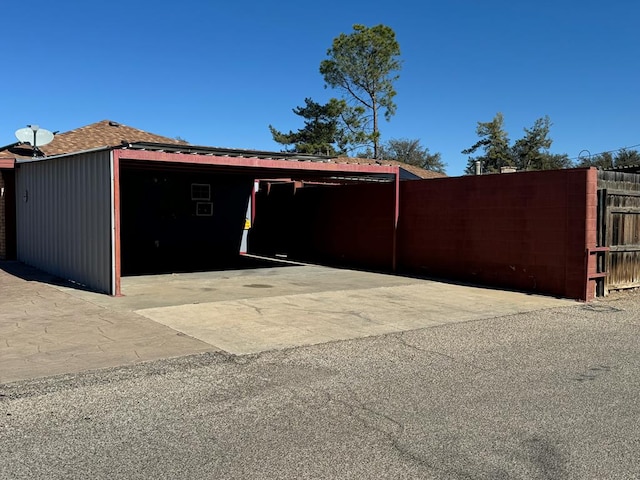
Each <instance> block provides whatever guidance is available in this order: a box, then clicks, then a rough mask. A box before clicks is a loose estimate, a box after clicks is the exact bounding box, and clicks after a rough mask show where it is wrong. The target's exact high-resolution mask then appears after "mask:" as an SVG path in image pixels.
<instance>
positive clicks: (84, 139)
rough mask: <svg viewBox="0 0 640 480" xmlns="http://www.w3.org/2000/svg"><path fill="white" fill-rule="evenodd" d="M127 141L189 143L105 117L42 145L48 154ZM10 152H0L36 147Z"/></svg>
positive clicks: (29, 151)
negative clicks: (105, 118)
mask: <svg viewBox="0 0 640 480" xmlns="http://www.w3.org/2000/svg"><path fill="white" fill-rule="evenodd" d="M123 142H125V143H134V142H154V143H165V144H176V145H188V144H187V142H185V141H184V140H176V139H175V138H170V137H163V136H162V135H156V134H154V133H149V132H145V131H144V130H139V129H137V128H133V127H128V126H126V125H123V124H121V123H118V122H114V121H112V120H102V121H101V122H96V123H92V124H90V125H86V126H84V127H80V128H76V129H75V130H69V131H68V132H64V133H60V134H58V135H56V136H54V137H53V141H52V142H51V143H49V144H48V145H44V146H43V147H40V151H41V152H42V153H44V154H45V156H48V157H50V156H52V155H62V154H64V153H72V152H81V151H83V150H91V149H94V148H100V147H116V146H120V145H121V144H122V143H123ZM8 147H9V148H8V149H7V150H8V152H0V156H6V153H11V154H13V155H14V156H16V157H31V156H32V154H33V150H32V148H31V146H30V145H11V146H8Z"/></svg>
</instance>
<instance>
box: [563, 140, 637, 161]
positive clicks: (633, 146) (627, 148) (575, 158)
mask: <svg viewBox="0 0 640 480" xmlns="http://www.w3.org/2000/svg"><path fill="white" fill-rule="evenodd" d="M635 147H640V143H637V144H636V145H630V146H628V147H620V148H616V149H615V150H607V151H606V152H598V153H593V154H592V153H589V158H591V157H597V156H598V155H603V154H605V153H614V152H619V151H621V150H630V149H632V148H635ZM582 151H584V150H582ZM588 151H589V150H587V152H588ZM581 158H584V156H580V155H578V156H577V157H572V158H570V159H569V160H580V159H581Z"/></svg>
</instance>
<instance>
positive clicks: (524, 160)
mask: <svg viewBox="0 0 640 480" xmlns="http://www.w3.org/2000/svg"><path fill="white" fill-rule="evenodd" d="M550 129H551V120H550V119H549V117H548V116H544V117H542V118H538V119H537V120H536V121H535V122H534V124H533V126H532V127H531V128H525V129H524V133H525V135H524V137H522V138H521V139H519V140H516V142H515V143H514V144H513V147H512V154H513V159H514V163H515V166H516V168H517V169H518V170H520V171H522V170H554V169H560V168H568V167H570V166H571V160H569V157H568V156H567V155H566V154H562V155H558V154H552V153H550V152H549V149H550V148H551V144H552V143H553V140H551V138H549V132H550Z"/></svg>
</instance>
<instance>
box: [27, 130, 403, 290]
mask: <svg viewBox="0 0 640 480" xmlns="http://www.w3.org/2000/svg"><path fill="white" fill-rule="evenodd" d="M257 179H261V180H265V179H287V180H290V181H299V182H313V183H315V184H323V185H333V186H336V185H341V184H353V183H357V184H362V183H369V182H375V183H380V182H383V183H388V184H389V186H390V187H391V188H390V190H389V194H388V197H389V198H388V199H385V203H388V204H389V205H394V207H393V208H392V209H391V210H390V212H391V214H390V215H389V218H388V224H389V232H391V235H393V236H394V238H393V239H390V245H391V246H392V248H390V249H389V250H390V251H389V255H390V257H393V258H394V259H395V248H394V247H395V233H394V232H395V231H396V228H395V227H396V225H397V221H398V199H399V168H398V167H397V166H383V165H375V164H374V165H361V164H341V163H335V160H334V159H331V158H329V157H318V156H308V155H298V154H287V153H274V152H261V151H252V150H229V149H218V148H209V147H195V146H190V145H189V146H185V145H174V144H160V143H147V142H137V143H128V144H123V145H121V146H120V147H110V148H102V149H96V150H91V151H85V152H78V153H75V154H70V155H60V156H54V157H46V158H38V159H25V160H19V161H18V162H17V165H16V191H17V193H16V198H17V199H18V201H17V208H16V210H17V218H18V225H17V238H18V242H17V243H18V259H19V260H21V261H23V262H24V263H27V264H29V265H32V266H35V267H37V268H40V269H42V270H44V271H47V272H49V273H52V274H54V275H57V276H59V277H61V278H64V279H68V280H71V281H74V282H76V283H78V284H79V285H82V286H85V287H86V288H89V289H92V290H96V291H100V292H103V293H108V294H111V295H116V296H119V295H121V294H122V292H121V276H122V275H123V274H126V275H135V274H145V273H154V272H158V273H160V272H162V273H167V272H171V271H182V272H184V271H193V270H203V269H207V268H219V267H220V266H224V264H225V262H227V261H228V260H229V259H230V258H232V257H234V256H237V255H238V254H239V248H240V242H241V240H242V234H243V230H244V226H245V222H246V218H245V215H246V211H247V205H248V204H249V202H250V200H251V198H252V196H254V195H255V190H254V182H255V180H257ZM374 194H377V191H376V192H375V193H374ZM250 220H252V219H250ZM394 261H395V260H394ZM125 293H126V292H125Z"/></svg>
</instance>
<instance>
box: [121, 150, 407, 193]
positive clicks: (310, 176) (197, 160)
mask: <svg viewBox="0 0 640 480" xmlns="http://www.w3.org/2000/svg"><path fill="white" fill-rule="evenodd" d="M114 153H115V154H116V156H117V157H118V158H119V159H121V160H122V161H123V162H124V166H137V167H140V168H144V167H147V168H148V167H150V166H151V167H153V168H156V167H157V166H158V165H162V168H171V169H189V170H193V169H203V168H206V169H207V170H219V171H224V172H226V173H237V174H247V173H250V174H251V175H252V176H254V177H255V178H260V179H273V178H288V179H294V180H313V181H324V182H340V183H343V182H361V181H369V182H371V181H375V182H380V181H382V182H388V181H393V180H394V179H395V178H396V177H397V176H398V175H399V167H397V166H391V165H379V164H375V165H362V164H353V163H346V162H345V163H341V162H339V161H338V159H336V158H335V157H328V156H319V155H305V154H299V153H287V152H265V151H259V150H238V149H224V148H217V147H203V146H195V145H175V144H162V143H153V142H134V143H129V144H123V145H122V146H121V147H120V148H119V149H114Z"/></svg>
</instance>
